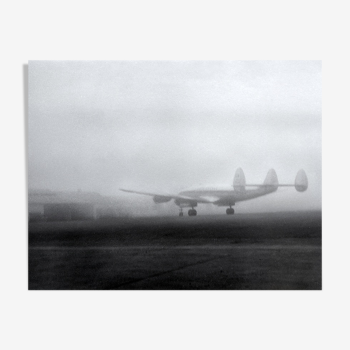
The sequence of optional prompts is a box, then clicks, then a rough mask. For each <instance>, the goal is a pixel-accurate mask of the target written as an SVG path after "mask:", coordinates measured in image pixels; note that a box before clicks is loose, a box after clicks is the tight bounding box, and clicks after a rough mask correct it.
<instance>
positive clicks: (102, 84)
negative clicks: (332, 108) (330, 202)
mask: <svg viewBox="0 0 350 350" xmlns="http://www.w3.org/2000/svg"><path fill="white" fill-rule="evenodd" d="M321 71H322V66H321V61H31V62H30V63H29V91H28V105H29V120H28V167H29V169H28V175H29V189H52V190H77V189H81V190H83V191H96V192H99V193H101V194H105V195H119V193H120V192H119V191H118V189H119V188H120V187H124V188H131V189H136V190H157V189H158V190H160V191H169V192H174V191H175V192H176V191H178V190H181V189H185V188H186V187H191V186H194V185H205V184H210V185H212V184H216V183H217V184H221V185H222V184H227V185H231V184H232V181H233V176H234V172H235V170H236V169H237V168H238V167H242V168H243V170H244V172H245V175H246V179H247V183H249V182H250V183H257V182H258V183H259V182H262V181H263V180H264V178H265V176H266V173H267V171H268V170H269V169H270V168H274V169H275V170H276V172H277V175H278V177H279V181H280V182H281V183H293V182H294V178H295V175H296V173H297V171H298V170H299V169H301V168H303V169H305V171H306V173H307V175H308V178H309V190H308V191H307V192H306V193H304V194H300V193H297V192H296V191H295V190H293V189H288V192H286V191H283V190H282V192H281V193H280V194H276V195H273V196H275V197H274V198H275V199H272V201H271V200H268V198H272V197H266V198H267V199H263V200H258V201H257V202H256V203H257V204H251V205H252V208H256V206H257V205H260V206H265V205H267V206H268V205H270V206H271V205H275V206H279V205H281V208H282V207H283V205H284V207H285V206H286V205H292V206H293V205H294V206H295V207H298V206H300V207H302V208H312V209H316V208H321V148H322V147H321V114H322V91H321V88H322V81H321ZM276 196H277V197H276ZM277 199H278V200H277ZM278 201H280V202H278ZM251 203H253V201H252V202H251ZM271 203H273V204H271ZM279 203H280V204H279ZM254 206H255V207H254Z"/></svg>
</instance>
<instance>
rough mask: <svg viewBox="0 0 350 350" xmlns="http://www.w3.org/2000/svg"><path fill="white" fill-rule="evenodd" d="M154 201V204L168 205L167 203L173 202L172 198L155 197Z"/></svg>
mask: <svg viewBox="0 0 350 350" xmlns="http://www.w3.org/2000/svg"><path fill="white" fill-rule="evenodd" d="M153 201H154V203H166V202H169V201H171V197H165V196H154V197H153Z"/></svg>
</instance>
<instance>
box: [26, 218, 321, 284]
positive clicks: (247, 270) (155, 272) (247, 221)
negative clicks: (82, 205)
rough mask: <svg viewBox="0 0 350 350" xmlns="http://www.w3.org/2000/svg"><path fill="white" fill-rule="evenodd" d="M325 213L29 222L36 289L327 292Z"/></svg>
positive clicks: (31, 273) (32, 278)
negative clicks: (324, 278)
mask: <svg viewBox="0 0 350 350" xmlns="http://www.w3.org/2000/svg"><path fill="white" fill-rule="evenodd" d="M321 216H322V215H321V212H290V213H266V214H235V215H233V216H227V215H218V216H196V217H187V216H184V217H177V216H176V217H165V218H160V217H154V218H125V219H123V218H120V219H110V220H96V221H81V222H41V223H40V222H37V223H30V224H29V289H129V290H130V289H146V290H147V289H148V290H155V289H158V290H166V289H175V290H179V289H185V290H188V289H211V290H218V289H219V290H221V289H228V290H232V289H248V290H262V289H265V290H266V289H267V290H271V289H278V290H281V289H282V290H284V289H288V290H295V289H301V290H304V289H313V290H317V289H321V288H322V282H321V281H322V276H321V275H322V273H321V267H322V252H321V231H322V229H321V221H322V220H321Z"/></svg>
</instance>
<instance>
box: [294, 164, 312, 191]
mask: <svg viewBox="0 0 350 350" xmlns="http://www.w3.org/2000/svg"><path fill="white" fill-rule="evenodd" d="M308 185H309V183H308V179H307V176H306V173H305V171H304V170H303V169H301V170H299V171H298V173H297V176H296V177H295V183H294V186H295V189H296V190H297V191H298V192H304V191H306V190H307V188H308Z"/></svg>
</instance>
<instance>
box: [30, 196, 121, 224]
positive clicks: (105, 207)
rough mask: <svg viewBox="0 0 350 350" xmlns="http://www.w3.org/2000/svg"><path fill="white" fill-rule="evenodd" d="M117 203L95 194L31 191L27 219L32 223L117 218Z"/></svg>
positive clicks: (109, 198) (114, 200)
mask: <svg viewBox="0 0 350 350" xmlns="http://www.w3.org/2000/svg"><path fill="white" fill-rule="evenodd" d="M118 207H119V206H118V202H117V200H116V199H114V198H113V197H106V196H102V195H100V194H99V193H96V192H83V191H80V190H78V191H76V192H55V191H49V190H31V191H29V193H28V219H29V221H30V222H34V221H69V220H94V219H96V218H99V217H102V216H103V215H104V213H108V216H109V217H111V216H117V215H118V213H119V212H120V210H119V208H118Z"/></svg>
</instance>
